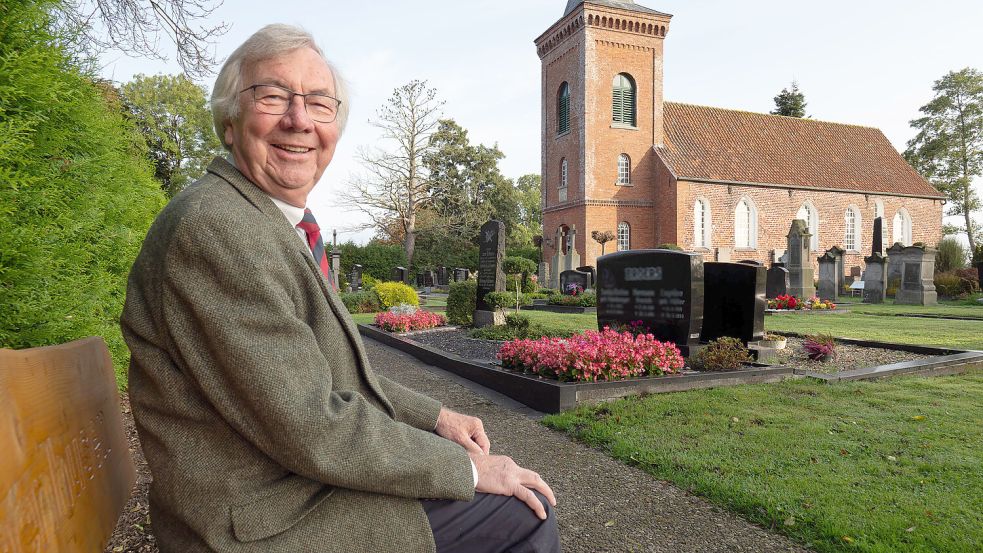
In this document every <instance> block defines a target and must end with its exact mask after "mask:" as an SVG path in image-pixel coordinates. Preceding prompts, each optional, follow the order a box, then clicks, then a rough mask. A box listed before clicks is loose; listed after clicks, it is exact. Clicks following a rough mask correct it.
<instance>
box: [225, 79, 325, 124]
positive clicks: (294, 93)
mask: <svg viewBox="0 0 983 553" xmlns="http://www.w3.org/2000/svg"><path fill="white" fill-rule="evenodd" d="M261 86H270V87H273V88H279V89H280V90H282V91H284V92H286V93H288V94H290V97H289V98H287V107H286V109H284V110H283V113H267V112H265V111H260V110H259V108H256V109H257V111H259V112H260V113H264V114H266V115H283V114H285V113H287V112H288V111H290V104H292V103H293V101H294V96H300V97H301V98H303V99H304V112H305V113H307V116H308V117H310V118H311V121H314V122H317V123H323V124H325V125H327V124H328V123H333V122H335V121H337V120H338V113H339V112H340V111H341V100H339V99H337V98H335V97H334V96H330V95H328V94H321V93H318V92H308V93H307V94H301V93H300V92H294V91H293V90H290V89H289V88H286V87H283V86H280V85H276V84H269V83H257V84H254V85H252V86H247V87H246V88H244V89H242V90H240V91H239V94H242V93H243V92H245V91H247V90H252V91H253V106H256V105H257V102H256V89H257V88H259V87H261ZM308 96H320V97H323V98H331V99H332V100H334V101H335V102H338V106H337V107H336V108H335V114H334V119H332V120H331V121H318V120H317V119H314V117H312V116H311V114H310V112H309V111H307V97H308Z"/></svg>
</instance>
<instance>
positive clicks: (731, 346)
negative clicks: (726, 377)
mask: <svg viewBox="0 0 983 553" xmlns="http://www.w3.org/2000/svg"><path fill="white" fill-rule="evenodd" d="M751 361H752V359H751V354H750V352H749V351H748V349H747V348H746V347H744V344H743V343H741V341H740V340H738V339H737V338H731V337H729V336H721V337H720V338H717V339H716V340H714V341H712V342H710V343H709V344H708V345H707V346H706V347H705V348H703V349H701V350H700V352H699V353H697V354H696V359H694V362H693V364H694V366H695V367H696V368H698V369H701V370H704V371H733V370H737V369H739V368H740V367H741V365H743V364H744V363H750V362H751Z"/></svg>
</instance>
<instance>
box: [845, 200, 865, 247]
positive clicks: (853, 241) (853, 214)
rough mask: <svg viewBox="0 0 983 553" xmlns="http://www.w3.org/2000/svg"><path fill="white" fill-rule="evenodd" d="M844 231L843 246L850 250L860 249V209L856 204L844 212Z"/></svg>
mask: <svg viewBox="0 0 983 553" xmlns="http://www.w3.org/2000/svg"><path fill="white" fill-rule="evenodd" d="M843 218H844V221H843V222H844V229H845V231H844V233H843V247H844V248H846V249H847V250H849V251H854V252H858V251H860V229H861V224H860V210H859V209H857V208H856V207H854V206H852V205H851V206H850V207H848V208H846V212H845V213H844V214H843Z"/></svg>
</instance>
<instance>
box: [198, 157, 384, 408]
mask: <svg viewBox="0 0 983 553" xmlns="http://www.w3.org/2000/svg"><path fill="white" fill-rule="evenodd" d="M208 172H209V173H213V174H215V175H216V176H218V177H220V178H221V179H222V180H224V181H226V182H228V183H229V184H230V185H232V187H233V188H235V189H236V190H238V191H239V193H240V194H242V196H243V197H244V198H246V200H248V201H249V203H251V204H252V205H253V206H255V207H256V209H258V210H259V211H260V212H261V213H263V214H264V215H266V216H267V217H269V218H271V219H273V220H274V221H277V222H278V223H282V224H278V225H277V226H278V228H281V229H282V230H283V231H285V232H290V233H294V234H296V230H294V229H293V228H291V227H290V223H289V222H288V221H287V219H286V218H285V217H284V216H283V212H281V211H280V208H278V207H277V206H276V204H274V203H273V201H272V200H270V197H269V196H267V195H266V193H265V192H263V191H262V190H260V189H259V187H257V186H256V185H255V184H253V183H252V182H251V181H250V180H249V179H247V178H246V177H244V176H243V175H242V173H240V172H239V170H238V169H236V168H235V167H234V166H233V165H232V164H231V163H229V162H228V161H227V160H225V159H223V158H220V157H216V158H215V159H213V160H212V162H211V164H209V166H208ZM294 238H296V236H295V237H294ZM293 242H295V243H296V244H297V253H298V254H299V255H300V256H302V257H303V259H304V260H305V262H306V263H307V266H308V269H309V270H310V271H311V272H312V273H313V276H314V278H315V280H316V281H317V282H318V285H319V286H320V287H321V291H322V292H323V294H324V297H325V299H326V300H327V302H328V305H329V306H330V307H331V311H333V312H334V314H335V317H336V318H337V319H338V322H339V323H340V324H341V328H342V329H343V330H344V331H345V334H346V336H347V338H348V341H349V343H350V344H352V347H353V348H354V349H355V354H356V357H357V358H358V365H359V366H358V371H359V374H361V375H362V378H363V379H364V380H365V381H366V383H368V385H369V388H370V389H371V390H372V392H373V393H375V395H376V397H378V398H379V400H380V401H381V402H382V404H383V405H384V406H385V408H386V410H387V411H388V413H389V415H390V416H391V417H393V418H395V417H396V411H395V410H394V409H393V406H392V404H391V403H390V402H389V398H387V397H386V396H385V394H383V392H382V388H381V387H380V386H379V382H378V381H377V380H376V378H375V373H374V372H373V371H372V370H371V369H370V365H369V359H368V356H367V355H366V353H365V348H364V347H363V345H362V341H361V335H360V334H359V332H358V327H357V326H356V325H355V321H354V320H353V319H352V318H351V315H349V313H348V309H347V308H346V307H345V304H344V303H342V301H341V298H339V297H338V295H337V294H336V293H335V291H334V290H332V289H331V286H329V285H328V281H327V279H326V277H325V276H324V274H323V273H322V272H321V268H320V267H319V266H318V265H317V264H316V263H315V262H314V257H313V256H311V253H310V250H309V249H308V248H307V246H306V245H305V244H304V243H303V241H301V240H299V239H297V240H294V241H293Z"/></svg>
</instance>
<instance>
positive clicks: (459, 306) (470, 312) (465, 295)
mask: <svg viewBox="0 0 983 553" xmlns="http://www.w3.org/2000/svg"><path fill="white" fill-rule="evenodd" d="M477 293H478V283H477V282H475V281H474V280H465V281H463V282H452V283H451V286H450V291H449V292H448V293H447V320H448V321H449V322H450V323H451V324H454V325H461V326H470V325H471V324H472V323H473V322H474V319H473V317H474V307H475V299H476V296H477Z"/></svg>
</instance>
